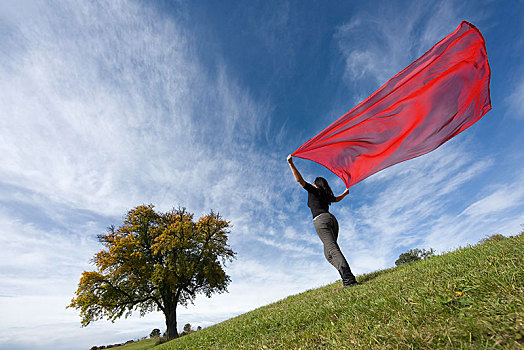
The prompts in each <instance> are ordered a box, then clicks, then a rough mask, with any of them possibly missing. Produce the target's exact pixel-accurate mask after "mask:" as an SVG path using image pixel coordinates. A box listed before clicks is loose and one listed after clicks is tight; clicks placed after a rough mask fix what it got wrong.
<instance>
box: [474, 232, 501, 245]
mask: <svg viewBox="0 0 524 350" xmlns="http://www.w3.org/2000/svg"><path fill="white" fill-rule="evenodd" d="M503 239H506V237H505V236H503V235H501V234H494V235H491V236H488V237H485V238H482V239H481V240H480V241H479V244H483V243H486V242H498V241H502V240H503Z"/></svg>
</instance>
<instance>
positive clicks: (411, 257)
mask: <svg viewBox="0 0 524 350" xmlns="http://www.w3.org/2000/svg"><path fill="white" fill-rule="evenodd" d="M433 255H435V251H434V250H433V248H429V250H425V249H422V250H421V249H418V248H415V249H410V250H409V251H407V252H406V253H402V254H400V255H399V257H398V259H397V260H396V261H395V265H397V266H399V265H402V264H406V263H409V262H412V261H417V260H421V259H426V258H429V257H430V256H433Z"/></svg>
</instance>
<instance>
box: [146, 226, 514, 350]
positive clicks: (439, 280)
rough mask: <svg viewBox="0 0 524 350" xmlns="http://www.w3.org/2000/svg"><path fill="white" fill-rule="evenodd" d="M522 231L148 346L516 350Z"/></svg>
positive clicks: (370, 275)
mask: <svg viewBox="0 0 524 350" xmlns="http://www.w3.org/2000/svg"><path fill="white" fill-rule="evenodd" d="M523 262H524V235H522V234H521V235H519V236H516V237H512V238H507V239H504V240H502V241H497V242H487V243H484V244H481V245H477V246H474V247H469V248H463V249H459V250H456V251H454V252H451V253H448V254H445V255H441V256H436V257H432V258H429V259H426V260H422V261H418V262H415V263H411V264H408V265H402V266H400V267H396V268H392V269H388V270H383V271H378V272H375V273H372V274H368V275H364V276H360V278H359V281H360V282H362V284H361V285H358V286H356V287H352V288H348V289H341V288H340V286H341V285H340V282H338V283H334V284H331V285H328V286H325V287H322V288H319V289H316V290H309V291H306V292H304V293H301V294H298V295H294V296H291V297H288V298H286V299H284V300H281V301H279V302H276V303H274V304H271V305H268V306H265V307H262V308H259V309H256V310H254V311H251V312H248V313H246V314H243V315H240V316H238V317H235V318H233V319H230V320H228V321H225V322H222V323H220V324H217V325H214V326H212V327H209V328H206V329H203V330H201V331H199V332H195V333H192V334H190V335H187V336H184V337H182V338H179V339H176V340H173V341H171V342H168V343H165V344H162V345H161V346H159V347H155V349H164V350H168V349H497V348H501V349H520V348H524V267H523Z"/></svg>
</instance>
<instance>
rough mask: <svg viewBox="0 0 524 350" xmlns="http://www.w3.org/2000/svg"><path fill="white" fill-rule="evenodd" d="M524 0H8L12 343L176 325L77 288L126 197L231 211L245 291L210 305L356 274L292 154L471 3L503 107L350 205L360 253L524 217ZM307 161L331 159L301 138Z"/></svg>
mask: <svg viewBox="0 0 524 350" xmlns="http://www.w3.org/2000/svg"><path fill="white" fill-rule="evenodd" d="M523 13H524V3H523V2H522V1H441V2H438V1H420V2H411V1H384V2H379V1H373V2H364V1H358V2H357V1H345V2H342V1H340V2H337V1H330V2H318V1H238V2H233V1H227V2H213V1H164V2H155V1H142V2H138V1H123V0H122V1H105V2H99V1H80V2H78V1H20V0H5V1H2V2H1V4H0V40H1V42H2V45H1V47H0V88H1V91H2V94H0V153H1V154H2V157H1V158H0V227H1V229H0V281H1V283H0V310H1V314H2V317H1V318H0V345H1V347H2V349H3V348H6V349H40V348H41V349H86V348H89V347H90V346H92V345H95V344H98V345H102V344H109V343H115V342H122V341H125V340H127V339H132V338H138V337H142V336H145V335H147V334H149V332H150V331H151V330H152V329H153V328H161V329H165V326H164V318H163V315H162V314H161V313H153V314H149V315H147V316H146V317H144V318H140V317H138V315H135V316H132V317H130V318H128V319H122V320H118V321H116V322H115V323H113V324H112V323H110V322H107V321H99V322H96V323H94V324H92V325H90V326H89V327H87V328H80V318H79V316H78V313H77V312H76V311H75V310H69V309H68V310H66V309H65V306H66V305H67V304H68V303H69V301H70V299H71V298H72V297H73V295H74V291H75V290H76V287H77V284H78V281H79V279H80V275H81V272H82V271H84V270H90V269H93V267H92V266H91V265H90V262H89V260H90V258H91V257H92V256H93V254H94V253H95V252H97V251H99V250H100V249H101V246H100V245H99V244H98V243H97V241H96V235H97V234H99V233H103V232H105V228H106V227H108V226H110V225H112V224H114V225H119V224H120V223H121V221H122V217H123V215H124V214H125V213H126V212H127V210H129V209H131V208H133V207H135V206H137V205H140V204H143V203H153V204H154V205H156V208H157V209H158V210H161V211H166V210H169V209H170V208H172V207H175V206H177V205H179V204H180V205H181V206H185V207H186V208H187V209H188V210H189V211H191V212H193V213H195V216H197V217H199V216H201V215H203V214H206V213H208V212H209V211H210V210H214V211H218V212H220V213H221V214H222V216H223V217H224V218H226V219H227V220H230V221H231V222H232V225H233V229H232V232H231V235H230V242H231V247H232V248H233V250H235V251H236V252H237V259H236V260H235V262H233V263H231V264H229V265H228V266H227V271H228V273H229V274H230V276H231V279H232V282H231V284H230V287H229V293H226V294H221V295H215V296H213V297H212V298H211V299H207V298H205V297H199V298H197V300H196V302H195V304H194V305H190V306H189V307H188V308H187V309H186V308H183V307H180V309H179V311H178V314H179V316H178V322H179V326H180V328H182V327H183V325H184V324H185V323H191V324H192V325H194V326H195V327H196V326H198V325H200V326H202V327H206V326H209V325H211V324H214V323H216V322H219V321H222V320H225V319H227V318H230V317H232V316H234V315H237V314H240V313H243V312H246V311H249V310H252V309H254V308H256V307H259V306H262V305H266V304H268V303H270V302H272V301H276V300H279V299H282V298H284V297H286V296H288V295H290V294H296V293H299V292H301V291H304V290H307V289H311V288H316V287H319V286H322V285H325V284H328V283H331V282H333V281H335V280H337V279H338V278H339V276H338V274H337V272H336V271H335V270H334V269H333V267H331V265H329V264H328V263H327V261H325V258H324V256H323V250H322V245H321V243H320V240H319V239H318V237H317V236H316V233H315V231H314V228H313V225H312V223H311V214H310V212H309V209H308V208H307V206H306V199H307V194H306V192H305V191H304V190H303V189H301V188H300V187H299V186H298V184H297V183H296V182H295V181H294V179H293V176H292V175H291V172H290V171H289V168H288V165H287V163H286V161H285V158H286V156H287V155H288V154H289V153H291V152H293V151H294V150H295V149H297V148H298V147H299V146H300V145H301V144H302V143H304V142H305V141H307V140H308V139H309V138H311V137H313V136H314V135H316V134H317V133H318V132H319V131H321V130H322V129H323V128H324V127H326V126H327V125H329V124H330V123H331V122H333V121H334V120H336V119H337V118H338V117H340V116H341V115H342V114H344V113H345V112H347V111H348V110H350V109H351V108H352V107H354V106H355V105H356V104H358V103H359V102H360V101H362V100H363V99H364V98H366V97H367V96H368V95H369V94H371V93H372V92H373V91H375V90H376V89H377V88H378V87H380V86H381V85H382V84H383V83H385V82H386V81H387V80H388V79H389V78H390V77H392V76H393V75H394V74H396V73H397V72H399V71H400V70H402V69H403V68H404V67H405V66H407V65H408V64H409V63H411V62H412V61H413V60H415V59H416V58H418V57H419V56H420V55H421V54H423V53H424V52H425V51H426V50H428V49H429V48H430V47H431V46H433V45H434V44H435V43H436V42H438V41H439V40H440V39H441V38H443V37H444V36H445V35H447V34H449V33H450V32H452V31H453V30H455V28H456V27H457V26H458V25H459V24H460V22H461V21H462V20H468V21H470V22H472V23H473V24H475V25H476V26H477V27H478V28H479V29H480V31H481V32H482V33H483V35H484V37H485V39H486V42H487V50H488V58H489V61H490V65H491V68H492V80H491V97H492V105H493V110H492V111H490V112H489V113H488V114H487V115H486V116H484V117H483V118H482V119H481V120H480V121H479V122H478V123H476V124H475V125H474V126H472V127H471V128H470V129H468V130H466V131H465V132H463V133H462V134H460V135H459V136H457V137H456V138H454V139H452V140H451V141H449V142H447V143H446V144H444V145H443V146H442V147H440V148H439V149H437V150H435V151H434V152H431V153H430V154H427V155H425V156H422V157H419V158H417V159H414V160H410V161H407V162H404V163H401V164H398V165H395V166H393V167H391V168H388V169H386V170H384V171H382V172H379V173H377V174H375V175H373V176H371V177H370V178H368V179H366V180H364V181H363V182H361V183H359V184H357V185H356V186H354V187H352V188H351V189H350V195H349V196H348V197H346V199H345V200H344V201H343V202H341V203H337V204H335V205H333V207H332V212H333V213H334V214H335V215H336V216H337V217H338V220H339V223H340V230H341V231H340V236H339V244H340V246H341V248H342V251H343V252H344V254H345V255H346V257H347V259H348V261H349V263H350V266H351V267H352V269H353V271H354V272H355V273H356V274H357V275H358V274H363V273H367V272H370V271H375V270H378V269H384V268H388V267H391V266H394V261H395V260H396V258H397V257H398V255H399V254H400V253H402V252H405V251H407V250H408V249H411V248H426V249H427V248H434V249H436V250H437V251H438V252H445V251H449V250H453V249H455V248H457V247H459V246H465V245H467V244H475V243H476V242H478V241H479V240H480V239H482V238H483V237H485V236H487V235H491V234H494V233H502V234H505V235H512V234H516V233H518V232H519V231H520V230H521V229H522V227H521V224H523V223H524V171H523V170H524V149H523V148H522V139H523V138H522V135H523V132H522V131H523V129H524V98H523V96H524V63H523V62H524V61H523V60H522V57H523V56H524V37H523V36H522V33H523V32H524V17H523V16H522V14H523ZM295 163H296V165H297V167H298V168H299V169H300V171H301V172H302V174H303V175H304V178H305V179H306V180H308V181H312V180H313V179H314V178H315V177H316V176H324V177H326V178H327V179H328V181H329V182H330V183H331V186H332V188H333V189H334V191H335V192H337V193H341V192H342V191H343V190H344V184H343V183H342V181H341V180H340V179H338V178H337V177H336V176H334V175H333V174H331V173H330V172H328V171H327V170H326V169H324V168H323V167H322V166H320V165H318V164H315V163H313V162H310V161H306V160H301V159H297V160H296V162H295Z"/></svg>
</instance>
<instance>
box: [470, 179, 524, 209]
mask: <svg viewBox="0 0 524 350" xmlns="http://www.w3.org/2000/svg"><path fill="white" fill-rule="evenodd" d="M522 180H524V178H523V179H521V180H520V181H518V182H516V183H514V184H512V185H511V186H504V187H501V188H499V189H497V190H496V191H494V192H493V193H491V194H490V195H488V196H486V197H484V198H482V199H480V200H478V201H476V202H475V203H473V204H471V205H470V206H468V207H467V208H466V209H465V210H464V211H463V212H462V213H461V215H466V216H470V217H476V218H483V217H486V216H488V215H493V214H498V213H500V212H501V211H507V210H508V209H511V208H514V207H517V206H519V205H520V204H522V203H523V202H524V183H523V181H522Z"/></svg>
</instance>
